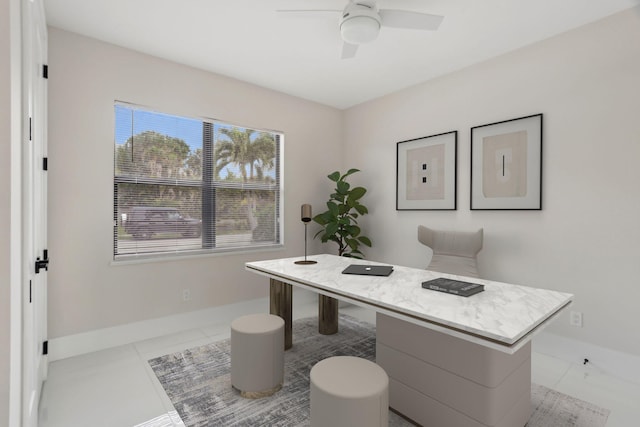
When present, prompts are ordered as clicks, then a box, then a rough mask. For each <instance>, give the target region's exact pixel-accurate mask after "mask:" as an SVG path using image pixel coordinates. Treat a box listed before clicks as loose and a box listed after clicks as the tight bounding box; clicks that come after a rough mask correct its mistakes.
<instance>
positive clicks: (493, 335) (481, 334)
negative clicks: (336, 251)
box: [245, 255, 573, 427]
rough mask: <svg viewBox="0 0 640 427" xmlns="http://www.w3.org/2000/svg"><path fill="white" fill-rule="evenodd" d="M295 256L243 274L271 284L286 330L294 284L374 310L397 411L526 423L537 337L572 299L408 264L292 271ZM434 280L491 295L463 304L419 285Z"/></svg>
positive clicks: (458, 420)
mask: <svg viewBox="0 0 640 427" xmlns="http://www.w3.org/2000/svg"><path fill="white" fill-rule="evenodd" d="M299 259H300V258H285V259H275V260H268V261H256V262H248V263H247V264H246V266H245V268H246V269H247V270H249V271H253V272H255V273H258V274H262V275H264V276H267V277H269V278H270V279H271V285H272V287H271V311H272V313H276V314H280V315H283V317H285V324H287V323H288V324H287V325H286V327H287V328H289V330H290V327H291V319H290V318H291V289H290V286H289V285H294V286H298V287H301V288H304V289H309V290H312V291H314V292H317V293H319V294H322V295H327V296H330V297H333V298H336V299H339V300H344V301H348V302H351V303H353V304H356V305H360V306H365V307H369V308H372V309H374V310H375V311H376V312H377V313H378V316H377V325H376V326H377V334H376V335H377V347H376V360H377V362H378V363H379V364H380V365H381V366H382V367H383V368H384V369H385V370H386V371H387V373H388V374H389V376H390V379H391V383H390V388H391V389H390V406H391V407H392V408H394V409H396V410H398V411H399V412H401V413H403V414H405V415H406V416H408V417H409V418H411V419H413V420H415V421H417V422H419V423H422V424H425V425H427V424H431V425H438V426H443V427H444V426H447V425H452V426H509V427H513V426H515V425H524V423H525V422H526V420H528V417H529V414H530V388H531V370H530V363H531V346H530V340H531V337H532V336H533V334H535V333H536V332H537V331H539V330H540V329H541V328H543V327H544V326H545V325H547V324H548V323H549V322H550V321H551V320H552V319H553V318H555V316H557V315H558V313H559V312H560V311H561V310H563V309H564V308H566V307H567V306H568V305H569V304H570V303H571V301H572V299H573V295H571V294H567V293H563V292H556V291H550V290H544V289H537V288H531V287H526V286H518V285H512V284H506V283H500V282H493V281H490V280H481V279H475V278H468V277H461V276H455V275H448V274H443V273H437V272H432V271H428V270H421V269H415V268H408V267H402V266H394V272H393V273H392V274H391V275H390V276H389V277H373V276H354V275H343V274H341V272H342V270H343V269H344V268H346V267H347V266H348V265H350V264H376V263H373V262H367V261H362V260H355V259H350V258H345V257H338V256H335V255H316V256H311V257H309V259H312V260H315V261H317V262H318V263H317V264H311V265H298V264H294V261H297V260H299ZM438 277H447V278H452V279H458V280H464V281H469V282H475V283H481V284H483V285H484V286H485V291H484V292H481V293H479V294H476V295H473V296H471V297H468V298H465V297H459V296H455V295H449V294H445V293H441V292H435V291H430V290H426V289H423V288H422V286H421V284H422V282H424V281H427V280H431V279H435V278H438ZM287 317H288V319H287ZM290 337H291V336H290V332H289V340H290V339H291V338H290ZM523 420H524V422H522V421H523Z"/></svg>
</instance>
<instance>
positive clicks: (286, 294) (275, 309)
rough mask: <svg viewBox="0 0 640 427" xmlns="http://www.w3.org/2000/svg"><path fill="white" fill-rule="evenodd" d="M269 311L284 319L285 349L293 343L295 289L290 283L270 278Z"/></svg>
mask: <svg viewBox="0 0 640 427" xmlns="http://www.w3.org/2000/svg"><path fill="white" fill-rule="evenodd" d="M269 313H270V314H275V315H276V316H280V317H282V319H283V320H284V349H285V350H289V349H290V348H291V346H292V345H293V334H292V327H293V289H292V286H291V285H290V284H288V283H284V282H281V281H279V280H276V279H269Z"/></svg>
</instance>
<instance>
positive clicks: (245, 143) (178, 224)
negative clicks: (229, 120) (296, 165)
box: [113, 103, 283, 260]
mask: <svg viewBox="0 0 640 427" xmlns="http://www.w3.org/2000/svg"><path fill="white" fill-rule="evenodd" d="M282 140H283V136H282V134H279V133H276V132H271V131H261V130H256V129H249V128H245V127H239V126H234V125H230V124H225V123H221V122H217V121H213V120H206V119H194V118H187V117H178V116H172V115H168V114H163V113H157V112H153V111H148V110H144V109H142V108H139V107H135V106H132V105H130V104H124V103H116V105H115V156H114V158H115V162H114V180H113V183H114V208H113V213H114V233H113V235H114V240H113V253H114V258H115V259H117V260H122V259H131V258H155V257H158V256H162V255H167V254H172V255H175V254H194V253H207V252H222V251H234V250H246V249H252V248H259V247H269V246H278V245H281V243H282V242H281V232H280V229H281V228H280V227H281V226H280V206H281V204H282V198H281V183H280V170H281V161H280V153H281V144H282Z"/></svg>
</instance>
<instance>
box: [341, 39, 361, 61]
mask: <svg viewBox="0 0 640 427" xmlns="http://www.w3.org/2000/svg"><path fill="white" fill-rule="evenodd" d="M357 51H358V45H357V44H351V43H347V42H343V43H342V55H341V56H340V58H342V59H351V58H353V57H354V56H356V52H357Z"/></svg>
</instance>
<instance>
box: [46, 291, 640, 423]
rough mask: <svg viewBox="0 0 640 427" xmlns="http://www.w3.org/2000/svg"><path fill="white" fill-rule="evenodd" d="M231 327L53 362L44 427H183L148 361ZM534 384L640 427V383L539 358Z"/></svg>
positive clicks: (363, 314)
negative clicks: (606, 411)
mask: <svg viewBox="0 0 640 427" xmlns="http://www.w3.org/2000/svg"><path fill="white" fill-rule="evenodd" d="M340 310H341V312H343V313H346V314H349V315H352V316H354V317H358V318H360V319H362V320H365V321H369V322H372V323H374V322H375V313H374V312H373V311H370V310H367V309H363V308H360V307H355V306H347V307H342V308H341V309H340ZM240 314H242V313H240ZM240 314H237V315H240ZM316 314H317V306H316V305H315V304H309V303H307V304H302V305H296V306H295V307H294V318H302V317H308V316H313V315H316ZM231 320H232V319H228V321H225V322H223V323H218V324H213V325H210V326H208V327H206V328H201V329H195V330H189V331H185V332H182V333H178V334H172V335H167V336H163V337H159V338H155V339H151V340H146V341H140V342H136V343H133V344H129V345H124V346H121V347H116V348H111V349H107V350H103V351H99V352H95V353H91V354H86V355H81V356H76V357H71V358H68V359H64V360H58V361H55V362H53V363H51V364H50V367H49V376H48V379H47V381H46V382H45V385H44V388H43V393H42V400H41V403H40V420H39V421H40V422H39V425H40V426H41V427H86V426H93V427H102V426H104V427H107V426H108V427H121V426H122V427H132V426H136V427H181V426H184V424H183V423H182V421H181V420H180V417H179V416H177V413H176V411H175V408H174V407H173V406H172V404H171V402H170V401H169V398H168V397H167V395H166V394H165V392H164V390H163V388H162V386H161V385H160V383H159V382H158V380H157V378H156V377H155V375H154V374H153V371H152V370H151V368H150V367H149V365H148V364H147V360H149V359H151V358H154V357H157V356H162V355H165V354H169V353H174V352H177V351H181V350H184V349H187V348H192V347H196V346H200V345H204V344H207V343H210V342H214V341H218V340H221V339H225V338H228V337H229V325H230V323H231ZM532 380H533V382H536V383H538V384H541V385H544V386H546V387H549V388H552V389H555V390H558V391H560V392H562V393H566V394H569V395H571V396H574V397H577V398H579V399H583V400H586V401H588V402H592V403H594V404H596V405H599V406H602V407H605V408H608V409H609V410H611V415H610V416H609V420H608V422H607V427H632V426H637V425H640V423H639V421H638V420H639V419H640V384H635V383H631V382H628V381H625V380H624V379H620V378H616V377H613V376H611V375H607V374H605V373H603V372H602V371H600V370H598V369H597V368H595V367H593V366H590V365H586V366H585V365H582V364H571V363H568V362H566V361H563V360H559V359H557V358H553V357H550V356H546V355H544V354H539V353H535V352H534V353H533V357H532Z"/></svg>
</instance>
